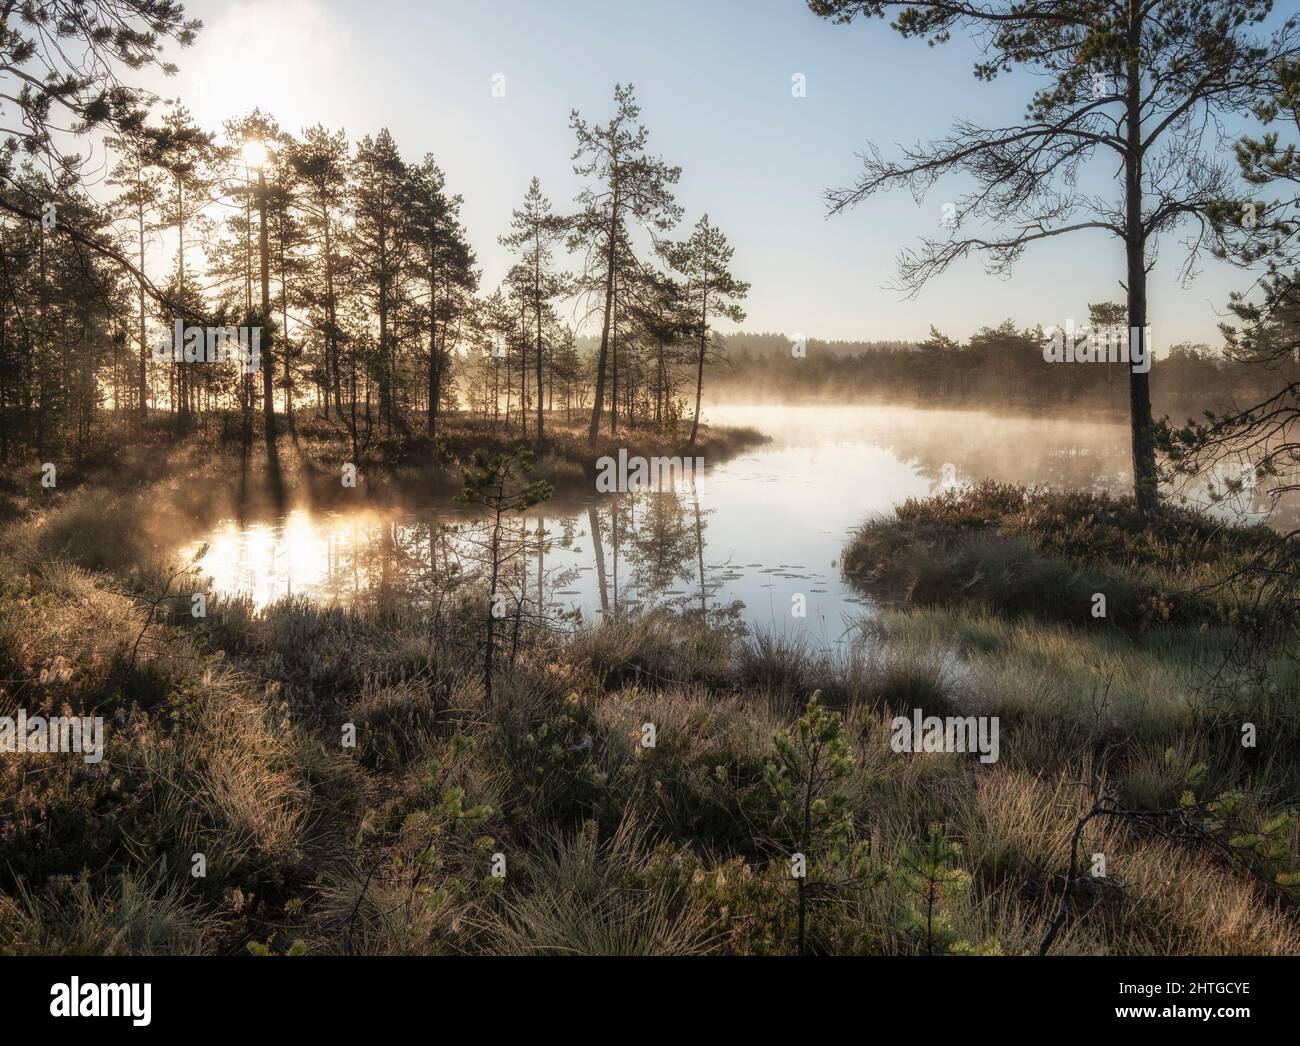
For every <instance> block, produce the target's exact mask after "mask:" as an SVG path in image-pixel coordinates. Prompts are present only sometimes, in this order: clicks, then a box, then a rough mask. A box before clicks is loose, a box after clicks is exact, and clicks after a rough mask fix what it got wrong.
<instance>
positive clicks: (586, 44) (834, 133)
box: [153, 0, 1245, 348]
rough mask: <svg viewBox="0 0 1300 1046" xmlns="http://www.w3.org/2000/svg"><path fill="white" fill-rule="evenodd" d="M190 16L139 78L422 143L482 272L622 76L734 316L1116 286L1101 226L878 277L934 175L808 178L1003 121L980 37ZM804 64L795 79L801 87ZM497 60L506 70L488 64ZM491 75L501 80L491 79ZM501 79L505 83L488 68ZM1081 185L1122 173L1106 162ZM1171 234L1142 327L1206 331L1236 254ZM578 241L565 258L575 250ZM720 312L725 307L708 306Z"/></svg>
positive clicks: (292, 1)
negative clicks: (1000, 263)
mask: <svg viewBox="0 0 1300 1046" xmlns="http://www.w3.org/2000/svg"><path fill="white" fill-rule="evenodd" d="M186 8H187V12H188V13H189V14H191V15H192V16H196V17H199V18H201V19H202V20H203V22H204V23H205V28H204V30H203V31H202V32H201V33H200V34H199V40H198V42H197V43H196V44H195V45H194V46H193V47H191V48H189V49H186V50H185V51H182V52H179V53H178V54H177V55H176V56H175V60H176V61H177V62H178V64H179V65H180V66H181V72H180V73H179V74H178V75H177V76H176V77H173V78H169V79H167V80H166V81H163V80H161V78H158V79H157V80H156V81H154V82H153V86H154V87H155V89H156V90H158V91H159V93H161V94H164V95H166V96H167V97H175V96H179V97H180V98H181V100H182V101H184V102H185V104H186V105H188V106H189V108H190V109H191V110H192V112H193V113H194V115H195V117H196V118H197V119H198V121H199V122H200V123H201V124H202V125H204V126H206V127H209V128H217V127H219V126H220V124H221V122H222V121H223V120H225V119H227V118H229V117H231V116H236V115H240V114H242V113H245V112H247V111H248V110H250V109H252V108H254V107H255V106H261V107H262V108H264V109H266V110H269V111H270V112H271V113H272V114H274V115H275V117H276V118H277V119H278V120H279V121H280V123H281V125H282V126H284V127H286V128H288V129H290V130H294V131H296V130H299V129H301V128H302V127H304V126H308V125H310V124H314V123H323V124H325V125H326V126H327V127H330V128H339V127H342V128H345V129H346V130H347V131H348V133H349V135H350V137H351V138H352V139H353V140H354V141H355V140H356V139H357V138H360V137H361V136H362V135H365V134H373V133H374V132H376V131H378V130H379V129H380V128H382V127H387V128H388V129H389V130H390V131H391V132H392V134H393V136H394V138H395V139H396V141H397V143H398V146H399V148H400V149H401V151H402V154H403V156H405V157H406V158H407V159H410V160H413V161H414V160H419V159H420V158H421V157H422V156H423V155H424V154H425V153H432V154H433V155H434V157H435V158H436V159H437V161H438V163H439V164H440V165H441V166H442V168H443V169H444V170H445V171H446V173H447V181H448V185H449V187H450V188H451V190H452V191H454V192H458V193H460V194H462V195H463V196H464V199H465V203H464V210H463V217H464V220H465V223H466V225H467V227H468V229H469V233H470V239H471V242H472V244H473V246H474V247H475V249H476V251H477V252H478V256H479V259H480V262H481V263H482V267H483V271H484V286H485V287H486V288H491V287H493V286H495V285H496V283H497V282H498V281H499V280H500V279H501V277H502V276H503V275H504V274H505V272H506V270H507V268H508V265H509V262H508V258H507V256H506V253H505V251H504V250H503V249H502V248H500V247H499V246H498V244H497V237H498V236H499V235H500V234H502V233H504V232H506V231H507V229H508V226H509V221H510V211H511V209H512V208H514V207H515V206H517V205H518V204H519V202H520V201H521V200H522V197H523V194H524V191H525V189H526V188H527V184H528V181H529V178H530V177H531V176H533V175H537V176H538V177H539V178H540V179H541V181H542V187H543V190H544V191H545V192H546V193H547V194H548V195H549V196H550V197H551V198H552V200H553V201H554V203H555V206H556V209H557V210H560V211H564V210H565V209H567V208H568V207H569V206H570V205H571V202H572V199H573V196H574V193H575V192H576V191H577V189H578V187H579V185H580V181H579V179H578V178H576V176H575V175H574V174H573V169H572V159H571V158H572V153H573V147H574V142H573V135H572V132H571V131H570V129H569V126H568V121H569V113H570V111H571V110H573V109H577V110H579V111H580V112H581V113H582V114H583V116H584V117H586V118H587V119H588V120H589V121H590V122H596V121H599V122H604V121H605V120H607V119H608V118H609V117H610V115H612V112H613V103H612V100H611V99H612V94H613V86H614V84H615V83H616V82H623V83H627V82H631V83H632V84H634V85H635V87H636V92H637V98H638V101H639V102H640V104H641V107H642V120H643V122H644V123H645V124H646V126H647V127H648V129H649V131H650V148H651V151H653V152H655V153H657V154H659V155H662V156H663V157H664V159H666V160H667V161H668V162H670V163H673V164H679V165H681V167H682V177H681V182H680V185H679V187H678V192H677V197H678V201H679V202H680V203H681V204H682V205H683V206H684V207H685V209H686V214H685V217H684V219H683V225H682V227H681V229H680V230H679V234H680V235H682V236H685V235H686V234H687V232H688V231H689V228H690V226H691V225H693V224H694V222H695V221H696V219H698V217H699V216H700V215H701V214H703V213H706V212H707V213H708V215H709V217H710V220H711V221H712V222H713V224H715V225H717V226H720V227H721V228H722V229H723V230H724V231H725V232H726V234H727V236H728V237H729V239H730V241H731V243H732V245H733V246H734V247H735V252H736V253H735V257H734V259H733V272H734V274H735V275H736V276H737V277H738V278H740V279H744V280H747V281H749V282H750V284H751V285H752V287H751V290H750V294H749V298H748V301H747V302H746V311H747V313H748V316H747V319H746V321H745V322H744V323H743V324H742V325H741V326H742V327H743V328H744V329H747V330H753V331H763V330H769V331H784V332H786V333H787V334H793V333H795V332H798V333H803V334H805V335H807V336H809V337H813V338H824V339H861V340H877V339H909V340H910V339H920V338H923V337H925V335H926V333H927V332H928V330H929V328H930V326H931V325H934V326H936V327H938V328H939V329H940V330H941V331H943V332H945V333H947V334H949V335H950V336H954V337H957V338H959V339H964V338H965V337H967V336H969V335H970V334H971V333H972V332H973V331H975V330H977V329H978V328H980V327H981V326H984V325H996V324H998V323H1000V322H1002V321H1003V320H1004V319H1007V318H1011V319H1013V320H1014V321H1015V322H1016V324H1017V325H1018V326H1021V327H1027V326H1029V327H1031V326H1034V325H1038V324H1041V325H1042V326H1044V327H1049V326H1052V325H1056V324H1063V323H1064V322H1065V321H1066V320H1067V319H1074V320H1075V321H1076V323H1082V322H1083V321H1084V320H1085V319H1086V316H1087V304H1088V303H1089V302H1096V301H1105V300H1111V301H1122V300H1123V296H1124V292H1123V290H1122V288H1121V287H1120V285H1119V280H1120V279H1122V277H1123V268H1124V265H1123V251H1122V247H1121V244H1120V242H1119V241H1118V240H1116V239H1114V238H1112V237H1110V236H1109V235H1108V234H1106V233H1102V232H1097V233H1093V232H1084V233H1074V234H1071V235H1069V236H1067V237H1061V238H1058V239H1055V240H1050V241H1047V242H1044V243H1042V244H1039V245H1037V246H1031V247H1030V249H1029V251H1028V252H1027V253H1026V254H1025V255H1024V256H1023V257H1022V259H1021V261H1020V262H1019V263H1018V264H1017V266H1016V268H1015V269H1014V271H1013V273H1012V276H1011V278H1010V279H1004V278H999V277H994V276H989V275H987V274H986V273H985V272H984V269H983V267H982V265H981V263H980V262H979V261H978V259H968V260H966V261H964V262H962V263H959V264H957V265H955V266H953V267H952V268H951V269H949V270H948V272H947V273H945V274H944V275H942V276H940V277H938V278H936V279H935V280H934V281H932V282H931V283H930V284H928V285H927V287H926V288H925V289H924V290H923V291H922V293H921V294H920V295H919V296H918V297H916V298H914V299H910V300H909V299H904V298H903V297H902V296H901V295H900V294H899V292H898V291H897V290H896V289H892V288H891V287H890V286H889V285H890V283H891V281H892V280H893V279H894V276H895V272H896V268H895V265H896V258H897V255H898V252H899V250H900V248H902V247H905V246H914V245H916V244H917V242H918V238H919V237H920V236H921V235H934V234H936V233H939V232H941V231H942V230H941V226H940V218H941V214H942V205H943V203H944V202H945V201H947V200H948V199H951V198H954V197H955V195H956V193H957V192H958V191H959V188H960V187H959V186H955V185H950V184H949V183H940V184H939V185H938V186H936V188H935V189H934V190H933V192H932V193H931V195H929V196H927V197H926V199H925V200H924V201H923V202H922V203H920V204H917V203H916V202H915V201H914V200H913V199H912V197H911V195H910V194H909V193H908V192H906V191H902V192H894V193H891V194H888V195H885V196H877V197H873V198H872V199H871V200H869V201H867V202H866V203H865V204H863V205H861V206H859V207H858V208H856V209H854V210H853V211H851V212H848V213H846V214H841V215H837V216H833V217H828V215H827V208H826V204H825V201H824V199H823V193H824V191H825V190H827V189H828V188H834V187H840V186H844V185H848V184H851V183H852V182H853V180H854V178H855V176H856V174H857V172H858V168H859V164H858V161H857V160H856V158H855V153H856V152H857V151H858V150H860V149H861V148H863V147H864V146H865V145H867V143H869V142H875V143H876V144H877V145H879V146H880V148H881V150H882V152H884V153H885V154H886V155H891V154H893V153H895V152H896V149H895V145H896V144H897V143H912V142H915V141H917V140H921V139H926V138H929V137H934V136H938V135H941V134H943V133H944V132H945V131H946V130H947V129H948V127H949V124H950V122H951V121H952V120H953V119H954V118H958V117H967V118H971V119H973V120H976V121H977V122H981V123H987V124H989V125H997V124H1001V123H1003V122H1012V121H1014V120H1016V119H1017V118H1018V117H1019V116H1020V115H1021V113H1022V111H1023V106H1024V101H1025V99H1026V98H1027V97H1028V93H1029V91H1030V90H1031V89H1032V82H1031V80H1030V78H1028V77H1027V76H1024V75H1014V74H1013V75H1012V76H1011V77H1010V78H1008V79H1007V80H1006V81H1005V82H1001V81H1000V82H998V83H996V84H993V85H988V84H983V83H979V82H977V81H976V80H975V79H974V77H973V75H972V73H971V68H972V65H973V63H974V61H975V59H976V57H977V51H976V50H975V47H974V45H973V44H971V43H970V42H969V41H967V40H964V39H959V38H955V39H954V40H953V41H952V42H951V43H949V44H947V45H945V46H942V47H936V48H930V47H927V46H926V44H925V43H924V42H923V41H918V40H904V39H902V38H901V37H899V36H898V35H897V34H896V33H894V32H893V31H892V30H890V29H889V28H888V26H887V25H886V24H885V23H884V22H881V21H872V22H868V23H861V22H859V23H855V24H854V25H852V26H848V27H846V26H837V25H834V24H831V23H828V22H825V21H823V20H821V19H819V18H817V17H815V16H814V15H813V14H812V13H811V12H810V11H809V10H808V9H807V6H806V5H805V4H804V3H803V2H802V0H656V2H654V3H645V2H630V0H545V2H543V0H492V2H479V0H471V2H467V0H454V2H453V0H234V2H225V0H187V3H186ZM796 74H802V76H803V77H804V78H805V84H806V94H805V96H804V97H796V96H795V92H794V91H792V83H793V79H792V78H793V77H795V75H796ZM501 78H504V79H501ZM494 83H495V84H496V85H498V88H499V87H500V86H502V85H503V86H504V97H494V92H493V86H494ZM496 94H497V95H499V94H501V91H500V90H499V89H498V91H497V92H496ZM1110 162H1111V161H1109V160H1106V161H1103V160H1101V159H1100V158H1099V159H1098V160H1097V161H1096V163H1097V164H1098V166H1097V168H1096V170H1095V173H1094V177H1095V179H1096V180H1097V181H1096V184H1097V187H1098V188H1100V189H1101V190H1102V191H1109V187H1110V186H1112V185H1113V186H1114V188H1115V190H1116V191H1117V190H1118V183H1117V182H1116V181H1114V177H1115V173H1116V172H1113V171H1109V170H1107V169H1106V168H1104V167H1102V166H1101V164H1103V163H1110ZM1182 257H1183V252H1181V251H1180V250H1179V249H1178V243H1177V239H1176V238H1170V239H1168V240H1166V241H1165V242H1164V243H1163V245H1162V250H1161V252H1160V258H1159V262H1158V264H1157V266H1156V268H1155V269H1154V271H1153V272H1152V275H1151V278H1150V304H1151V322H1152V327H1153V336H1154V339H1155V343H1156V345H1157V347H1158V348H1159V347H1162V346H1167V345H1171V344H1176V343H1178V342H1181V341H1205V342H1209V343H1212V344H1217V343H1218V340H1219V337H1218V333H1217V329H1216V324H1217V323H1218V322H1219V320H1220V319H1221V318H1223V314H1224V311H1225V310H1224V305H1225V302H1226V301H1227V299H1228V295H1229V292H1230V291H1232V290H1235V289H1241V288H1242V287H1243V284H1244V283H1245V280H1244V279H1243V275H1242V274H1241V273H1240V272H1237V271H1233V270H1231V269H1229V268H1228V267H1226V266H1223V265H1220V264H1217V263H1214V262H1212V261H1207V263H1206V264H1205V266H1204V267H1203V270H1202V272H1201V274H1200V275H1199V277H1198V278H1196V279H1195V280H1194V281H1193V282H1192V283H1191V284H1190V285H1188V286H1186V287H1183V286H1180V285H1179V282H1178V270H1179V266H1180V263H1181V260H1182ZM574 261H575V263H576V259H574ZM720 329H724V330H725V329H728V325H723V326H722V327H721V328H720Z"/></svg>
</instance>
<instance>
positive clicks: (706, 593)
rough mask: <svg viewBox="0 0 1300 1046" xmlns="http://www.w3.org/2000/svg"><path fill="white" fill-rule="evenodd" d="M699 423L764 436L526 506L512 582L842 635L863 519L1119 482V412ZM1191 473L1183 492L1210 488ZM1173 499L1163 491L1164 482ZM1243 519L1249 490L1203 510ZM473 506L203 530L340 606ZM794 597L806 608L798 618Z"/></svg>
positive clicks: (1253, 509)
mask: <svg viewBox="0 0 1300 1046" xmlns="http://www.w3.org/2000/svg"><path fill="white" fill-rule="evenodd" d="M706 420H708V421H710V422H712V423H715V424H721V425H751V426H754V427H756V428H758V429H759V430H761V431H762V432H764V433H765V434H767V435H768V436H770V437H771V440H770V442H768V443H766V444H764V445H762V446H759V447H757V448H756V449H754V450H752V451H749V452H746V453H744V454H741V455H739V456H737V457H735V458H732V459H731V460H728V461H724V462H720V463H717V464H716V465H715V464H713V463H711V462H708V461H706V462H705V467H706V472H705V475H704V478H703V480H701V481H700V482H698V483H679V484H678V485H677V486H676V487H675V488H673V489H671V490H664V491H650V492H643V493H626V494H613V495H597V494H596V493H595V491H594V489H593V491H592V494H591V496H589V497H576V498H575V497H573V496H572V495H569V496H565V495H563V494H561V495H559V496H557V497H556V498H554V499H553V500H551V501H549V502H546V503H545V504H543V505H541V506H539V507H538V508H537V509H536V510H534V511H530V512H528V513H526V514H524V515H523V516H522V517H512V519H511V521H510V524H509V525H510V526H511V528H512V536H513V537H515V538H519V537H523V538H524V540H525V542H526V543H527V546H528V548H527V551H526V553H525V554H524V555H523V556H521V557H520V558H519V559H518V560H517V561H516V562H515V563H514V564H512V569H513V570H514V574H513V575H512V583H513V586H514V590H515V591H516V592H519V593H522V594H523V595H524V596H525V597H526V598H527V599H528V600H529V601H530V602H533V603H534V604H536V603H540V604H542V605H544V606H545V607H546V609H547V611H548V612H549V614H550V615H551V616H552V617H553V618H554V619H555V620H557V621H563V620H571V621H577V620H582V621H586V622H591V621H594V620H597V619H599V618H600V617H601V616H603V615H608V614H612V613H616V612H621V611H633V610H638V609H645V608H649V607H656V606H662V607H670V608H676V609H679V610H683V611H694V612H699V611H704V612H705V613H707V614H709V615H710V616H714V615H717V616H719V617H721V616H731V617H734V618H735V619H737V620H739V621H742V622H744V623H745V624H747V625H749V626H751V627H755V628H760V629H767V630H772V631H776V632H778V633H784V634H803V635H804V636H805V637H806V638H808V639H809V640H811V641H812V642H814V643H816V644H817V645H830V646H833V645H835V644H837V643H838V642H839V641H840V640H841V639H842V638H843V636H844V635H845V633H846V630H847V629H848V627H849V623H850V622H851V621H852V620H854V619H857V618H861V617H862V616H864V614H869V613H870V604H869V601H868V600H866V599H865V598H864V596H863V595H862V594H861V593H860V592H857V591H855V590H854V589H853V588H852V587H851V586H850V585H849V584H848V583H847V582H846V581H845V580H844V579H843V578H842V576H841V573H840V555H841V552H842V550H843V548H844V545H845V543H846V542H847V540H848V538H849V536H850V535H851V533H852V532H853V531H854V529H855V528H857V527H858V526H859V525H860V524H861V523H862V522H863V520H864V519H866V518H867V517H868V516H870V515H873V514H876V513H884V512H888V511H889V510H890V509H892V508H894V507H895V506H897V505H899V504H900V503H902V502H903V501H905V500H906V499H907V498H911V497H925V496H928V495H931V494H934V493H937V492H939V491H941V490H943V489H947V488H951V487H959V486H961V485H964V484H967V483H974V482H978V481H980V480H984V479H992V480H997V481H999V482H1007V483H1023V484H1026V485H1031V486H1036V485H1049V486H1052V487H1059V488H1069V487H1074V488H1094V489H1111V490H1114V491H1117V492H1122V491H1124V490H1126V489H1127V488H1128V485H1129V483H1130V482H1131V472H1130V465H1129V460H1130V459H1129V442H1128V440H1129V432H1128V426H1127V425H1126V424H1124V423H1119V422H1112V421H1097V420H1085V419H1079V418H1069V419H1064V418H1060V419H1055V420H1053V419H1045V418H1039V417H999V416H996V415H992V414H987V413H983V412H977V411H952V410H923V409H917V408H911V407H888V406H863V405H825V404H818V405H799V406H788V405H786V406H782V405H763V406H753V405H734V404H727V405H721V406H715V407H713V408H712V409H710V410H708V411H707V414H706ZM1203 488H1204V482H1203V481H1199V480H1198V481H1194V482H1193V483H1191V484H1189V485H1188V486H1187V488H1186V489H1184V490H1182V491H1181V492H1179V493H1181V494H1182V495H1185V496H1188V497H1190V498H1192V499H1193V500H1201V501H1206V500H1207V499H1206V497H1205V491H1204V489H1203ZM1170 493H1171V495H1173V494H1174V492H1170ZM1214 511H1215V512H1216V513H1217V514H1219V515H1221V516H1223V517H1224V518H1228V519H1231V518H1245V519H1247V520H1249V521H1253V520H1254V516H1256V515H1258V514H1259V505H1257V504H1255V502H1254V500H1253V499H1251V498H1250V497H1249V496H1246V497H1245V498H1244V500H1243V499H1236V500H1233V501H1230V502H1228V503H1225V504H1221V505H1218V506H1215V507H1214ZM476 529H477V524H476V520H475V517H474V516H473V515H472V514H471V513H469V512H468V511H467V510H465V509H462V508H461V507H459V506H455V505H450V504H449V505H447V506H445V507H439V508H435V509H431V510H423V511H409V510H396V509H395V510H391V511H390V510H385V509H384V508H382V507H377V506H375V505H373V504H371V505H367V506H365V507H361V508H358V509H357V510H356V511H341V512H330V513H325V514H320V515H315V516H313V515H310V514H308V513H306V512H302V511H296V512H291V513H289V514H287V515H285V516H283V517H277V518H268V519H261V520H252V521H248V520H246V521H243V522H239V521H235V520H226V521H223V522H221V523H220V524H218V525H217V526H215V527H214V528H212V530H211V531H210V532H209V533H207V534H205V535H204V536H203V537H202V538H201V539H200V540H199V541H198V542H195V543H194V546H191V547H196V546H197V545H198V544H200V543H201V542H207V543H208V544H209V546H210V549H209V552H208V554H207V555H206V557H205V558H204V560H203V561H202V568H203V570H205V571H206V572H207V573H208V574H210V575H211V576H212V579H213V587H214V589H215V590H216V591H217V592H218V593H220V594H222V595H237V594H241V595H245V596H247V597H248V598H249V599H251V601H252V602H253V603H254V605H256V606H265V605H267V604H269V603H272V602H274V601H275V600H277V599H281V598H284V597H287V596H300V597H307V598H310V599H313V600H317V601H323V602H338V603H343V604H346V603H348V602H350V601H353V600H358V599H365V598H369V597H371V596H374V595H376V594H378V593H381V592H384V591H398V592H404V593H415V594H418V593H419V592H421V591H422V587H423V586H424V583H425V582H427V581H429V580H430V579H431V578H433V577H435V576H437V577H442V578H446V577H447V576H454V575H456V574H457V573H458V572H461V571H464V570H467V569H469V567H468V566H467V564H469V563H470V562H471V561H472V558H473V557H472V552H473V547H472V546H473V543H474V541H475V540H476V537H475V531H476ZM800 595H801V596H803V597H804V601H805V605H806V616H804V617H796V616H794V615H792V606H793V605H794V601H795V597H796V596H800Z"/></svg>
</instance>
